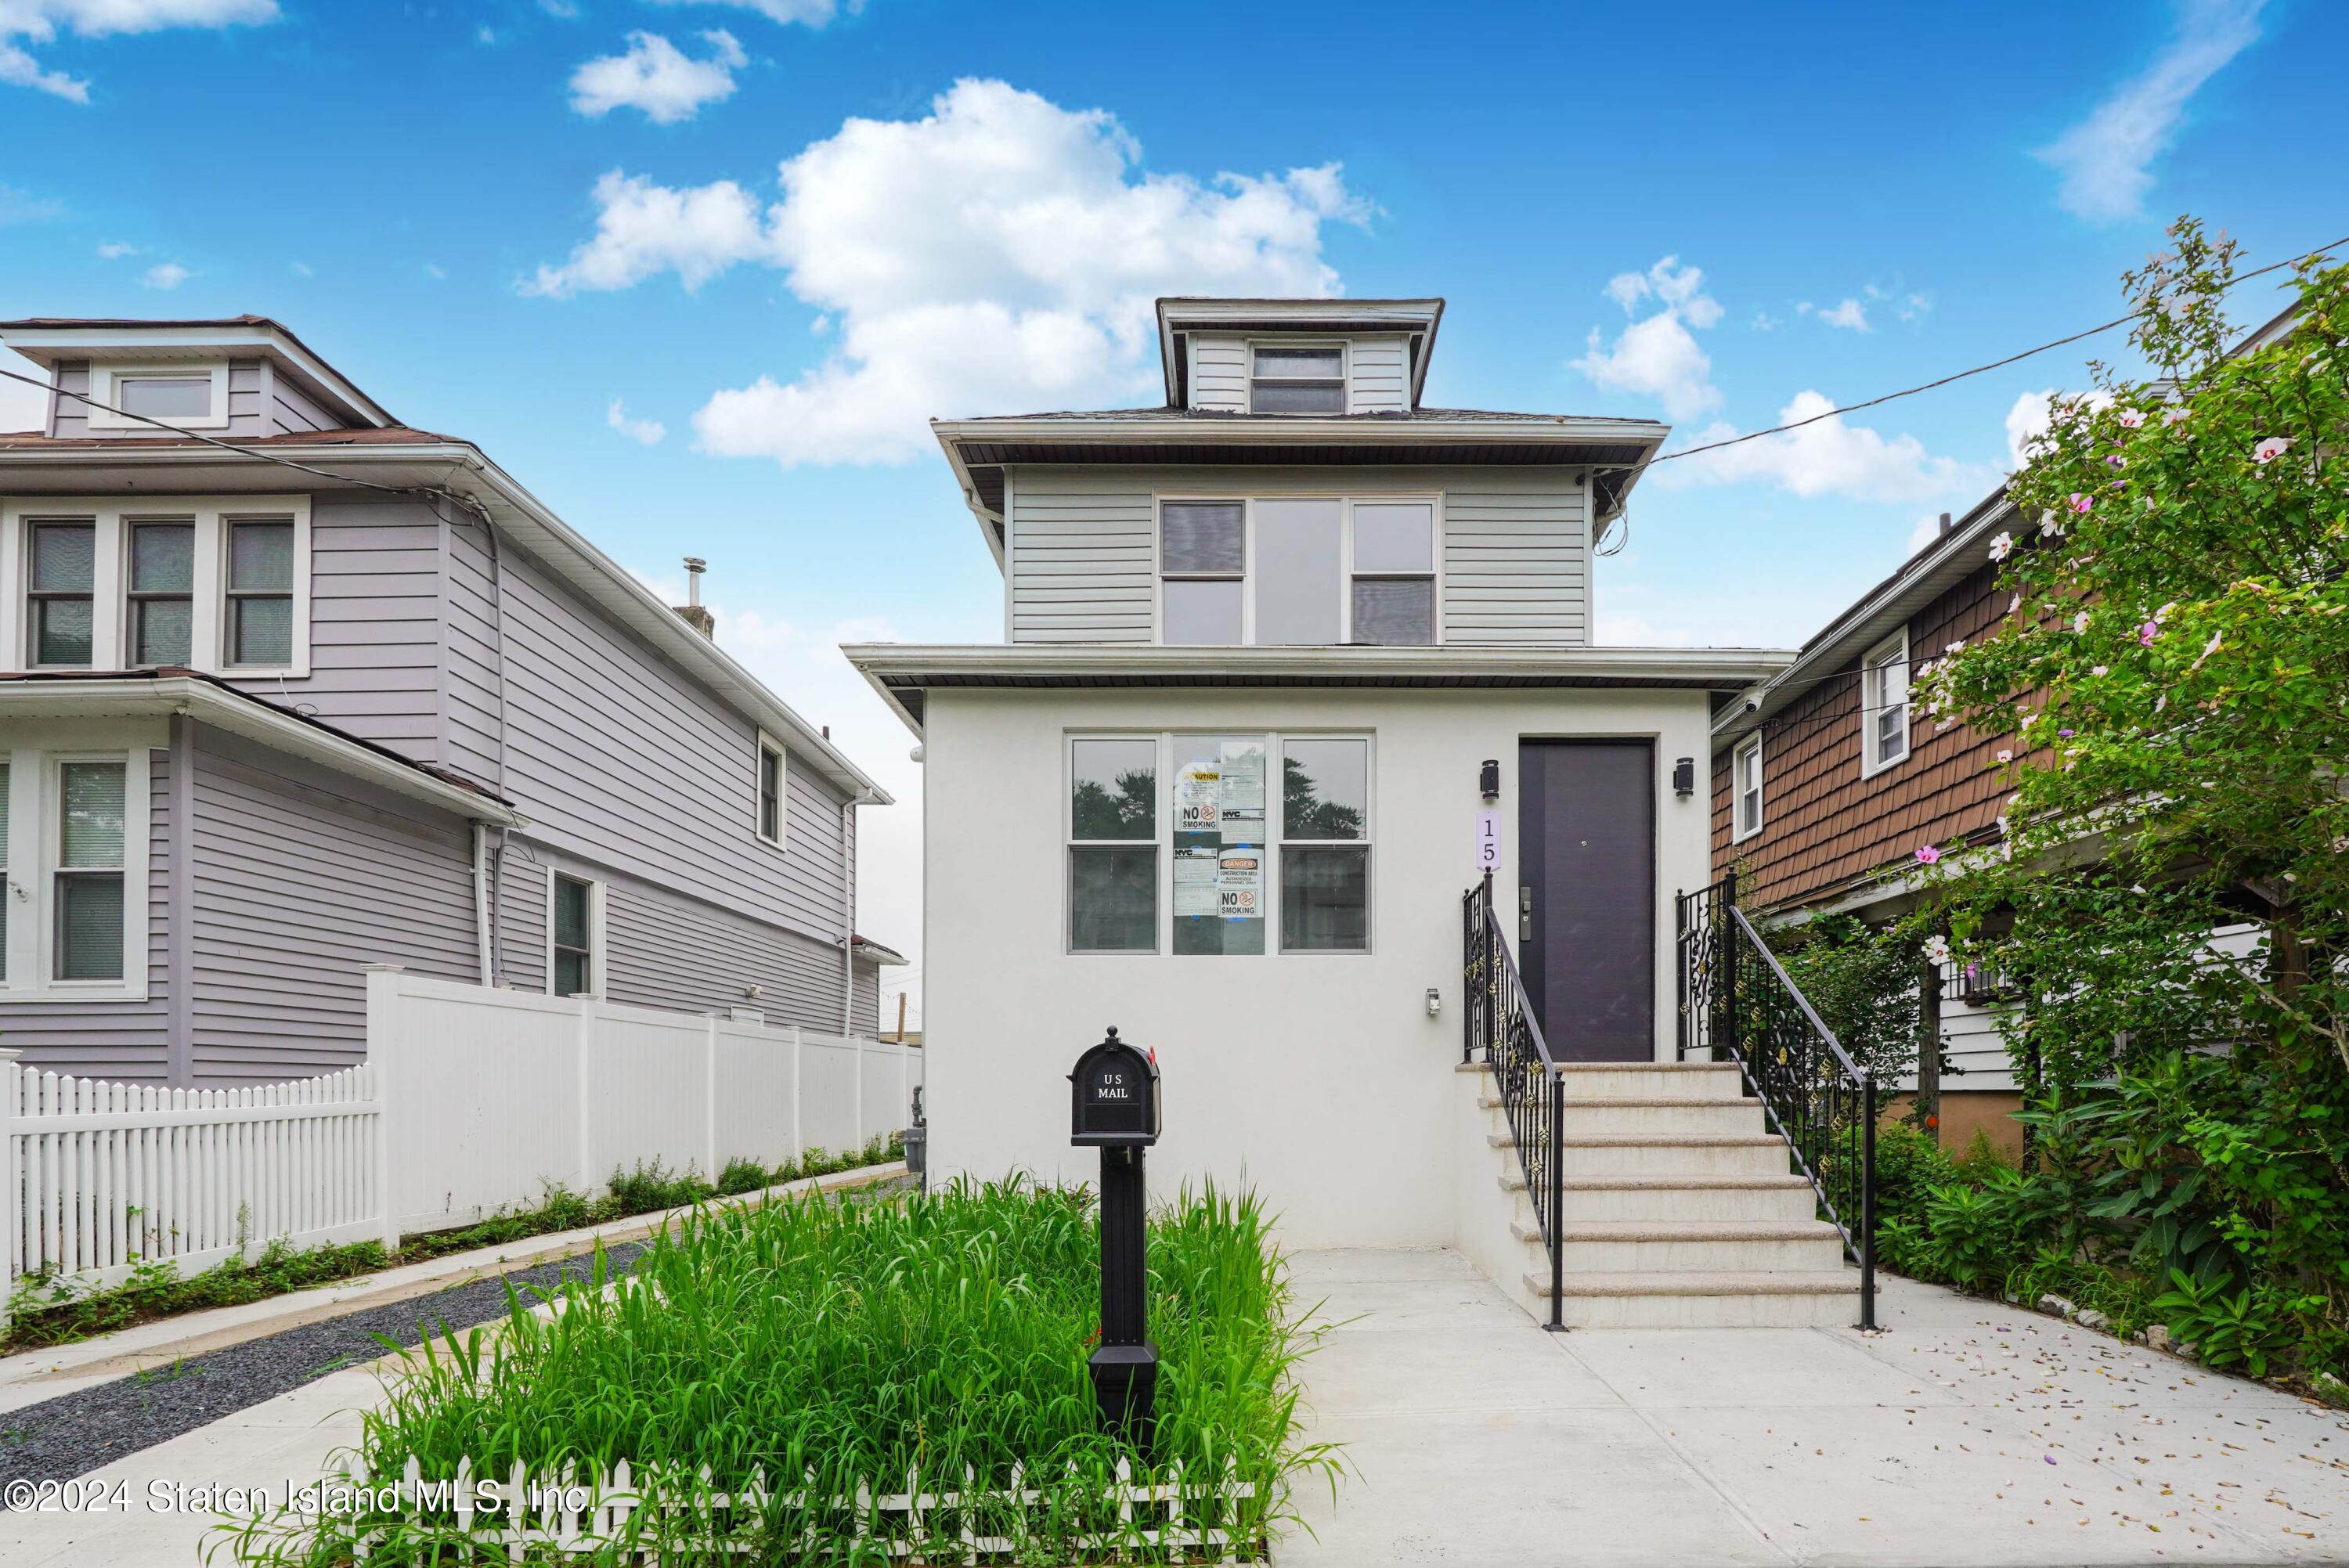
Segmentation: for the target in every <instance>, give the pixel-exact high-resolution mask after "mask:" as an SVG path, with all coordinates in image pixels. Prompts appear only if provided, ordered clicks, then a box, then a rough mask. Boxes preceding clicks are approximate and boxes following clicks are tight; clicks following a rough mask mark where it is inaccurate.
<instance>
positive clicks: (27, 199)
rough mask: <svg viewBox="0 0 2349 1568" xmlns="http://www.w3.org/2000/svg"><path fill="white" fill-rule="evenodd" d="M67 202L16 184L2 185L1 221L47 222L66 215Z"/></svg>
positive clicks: (0, 193) (0, 188) (0, 198)
mask: <svg viewBox="0 0 2349 1568" xmlns="http://www.w3.org/2000/svg"><path fill="white" fill-rule="evenodd" d="M65 211H66V204H65V203H64V202H63V201H58V200H57V198H56V197H54V196H36V195H34V194H33V193H32V192H31V191H26V190H24V189H22V188H21V187H18V186H15V185H0V223H46V222H48V221H49V220H50V219H52V218H61V217H63V216H64V215H65Z"/></svg>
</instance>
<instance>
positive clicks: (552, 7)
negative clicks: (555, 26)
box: [538, 0, 579, 22]
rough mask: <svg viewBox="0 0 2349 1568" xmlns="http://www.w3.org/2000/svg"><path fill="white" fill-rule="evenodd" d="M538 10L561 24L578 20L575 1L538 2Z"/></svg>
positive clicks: (546, 0)
mask: <svg viewBox="0 0 2349 1568" xmlns="http://www.w3.org/2000/svg"><path fill="white" fill-rule="evenodd" d="M538 8H539V9H540V10H542V11H543V12H545V13H546V14H547V15H550V16H553V17H554V18H555V19H556V20H557V21H561V22H576V21H577V20H579V6H578V5H577V3H576V0H538Z"/></svg>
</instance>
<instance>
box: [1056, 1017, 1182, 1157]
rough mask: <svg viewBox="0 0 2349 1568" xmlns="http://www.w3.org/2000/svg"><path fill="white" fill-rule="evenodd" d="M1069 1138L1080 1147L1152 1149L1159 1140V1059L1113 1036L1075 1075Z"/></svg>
mask: <svg viewBox="0 0 2349 1568" xmlns="http://www.w3.org/2000/svg"><path fill="white" fill-rule="evenodd" d="M1069 1087H1070V1090H1071V1093H1070V1106H1069V1141H1070V1142H1071V1143H1072V1144H1075V1145H1076V1146H1077V1147H1078V1148H1080V1149H1147V1148H1149V1147H1150V1146H1151V1145H1152V1144H1154V1143H1155V1142H1157V1141H1158V1130H1159V1128H1160V1126H1161V1125H1162V1122H1161V1118H1160V1114H1159V1104H1158V1062H1157V1060H1156V1058H1155V1057H1152V1056H1150V1055H1149V1054H1148V1053H1146V1052H1143V1051H1142V1050H1139V1049H1137V1048H1135V1047H1133V1046H1129V1045H1127V1044H1126V1043H1125V1042H1124V1041H1123V1040H1121V1039H1119V1038H1118V1037H1117V1031H1116V1030H1115V1029H1113V1028H1112V1030H1110V1032H1109V1037H1107V1038H1106V1039H1104V1040H1102V1043H1101V1044H1100V1045H1097V1046H1094V1047H1092V1048H1091V1049H1089V1050H1088V1051H1086V1052H1085V1054H1084V1055H1083V1056H1081V1057H1078V1058H1077V1068H1076V1071H1074V1072H1072V1073H1071V1074H1070V1075H1069Z"/></svg>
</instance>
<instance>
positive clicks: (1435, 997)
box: [1427, 985, 1444, 1018]
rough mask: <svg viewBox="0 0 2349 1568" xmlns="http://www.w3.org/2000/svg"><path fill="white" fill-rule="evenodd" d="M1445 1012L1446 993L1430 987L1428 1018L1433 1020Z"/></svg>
mask: <svg viewBox="0 0 2349 1568" xmlns="http://www.w3.org/2000/svg"><path fill="white" fill-rule="evenodd" d="M1442 1011H1444V993H1443V992H1441V991H1439V990H1437V989H1436V988H1435V987H1434V986H1433V985H1430V986H1429V987H1428V988H1427V1016H1429V1017H1431V1018H1433V1016H1436V1015H1437V1014H1438V1013H1441V1012H1442Z"/></svg>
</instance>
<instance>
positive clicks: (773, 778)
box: [759, 734, 791, 849]
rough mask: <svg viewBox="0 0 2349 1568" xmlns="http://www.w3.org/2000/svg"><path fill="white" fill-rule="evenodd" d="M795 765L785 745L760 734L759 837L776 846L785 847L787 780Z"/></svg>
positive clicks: (778, 847)
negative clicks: (790, 760)
mask: <svg viewBox="0 0 2349 1568" xmlns="http://www.w3.org/2000/svg"><path fill="white" fill-rule="evenodd" d="M790 771H791V765H790V764H789V763H788V762H787V761H786V760H785V759H784V754H783V748H782V747H781V745H779V744H777V743H776V742H775V741H774V740H772V739H770V738H768V737H767V736H766V735H764V734H761V736H760V737H759V837H761V839H764V840H765V841H767V842H769V843H771V844H772V845H774V846H775V847H776V848H777V849H781V848H782V846H783V827H784V822H785V819H786V811H785V807H784V789H783V785H784V780H785V779H788V778H789V777H790Z"/></svg>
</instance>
